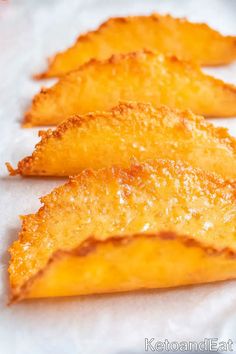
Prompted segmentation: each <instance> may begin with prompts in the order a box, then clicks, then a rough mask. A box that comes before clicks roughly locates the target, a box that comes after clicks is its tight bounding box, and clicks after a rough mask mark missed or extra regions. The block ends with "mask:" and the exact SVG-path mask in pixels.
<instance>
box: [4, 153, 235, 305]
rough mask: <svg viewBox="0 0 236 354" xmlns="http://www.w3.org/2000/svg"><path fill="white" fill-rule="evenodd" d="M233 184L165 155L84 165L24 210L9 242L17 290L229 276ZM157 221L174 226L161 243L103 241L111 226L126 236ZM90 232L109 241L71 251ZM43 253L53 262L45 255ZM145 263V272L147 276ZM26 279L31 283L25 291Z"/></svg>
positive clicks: (75, 291) (51, 291) (64, 290)
mask: <svg viewBox="0 0 236 354" xmlns="http://www.w3.org/2000/svg"><path fill="white" fill-rule="evenodd" d="M235 192H236V191H235V186H234V185H233V184H230V183H229V182H226V181H225V180H223V179H221V178H218V177H217V176H215V175H212V174H208V173H206V172H204V171H202V170H199V169H194V168H192V167H190V166H187V165H185V164H183V163H181V162H174V161H170V160H156V161H149V162H147V163H143V164H134V165H132V166H131V167H130V168H129V169H121V168H117V167H113V168H109V169H101V170H99V171H97V172H95V171H91V170H86V171H84V172H82V173H81V174H80V175H78V176H77V177H75V178H72V179H70V181H69V182H68V183H67V184H65V185H63V186H61V187H59V188H56V189H55V190H54V191H53V192H52V193H51V194H49V195H47V196H46V197H44V198H43V199H42V203H43V206H42V208H41V209H39V211H38V212H37V213H36V214H31V215H28V216H25V217H23V225H22V230H21V232H20V235H19V240H18V241H16V242H14V244H13V245H12V247H11V249H10V252H11V263H10V267H9V272H10V282H11V288H12V294H13V298H15V299H16V298H18V297H19V298H23V297H37V296H40V297H47V296H61V295H63V296H64V295H80V294H86V293H87V294H90V293H98V292H112V291H123V290H134V289H139V288H150V287H165V286H168V287H169V286H177V285H183V284H190V283H200V282H208V281H214V280H223V279H228V278H232V277H234V276H235V260H234V259H232V257H233V256H234V253H235V249H236V240H235V222H236V211H235V210H236V209H235V196H236V193H235ZM163 231H168V232H173V233H178V234H179V236H178V237H177V238H174V241H173V240H171V239H170V240H169V241H168V242H166V243H165V242H162V239H161V238H160V237H157V238H154V239H152V240H155V241H150V242H148V241H146V239H145V237H144V236H140V238H138V239H137V241H134V242H133V243H132V242H131V243H130V245H131V246H130V247H126V248H125V249H123V248H122V247H123V244H122V242H121V244H120V243H119V242H118V247H116V246H114V244H113V242H110V241H109V238H110V237H113V236H114V235H120V236H119V237H120V238H121V239H122V237H123V236H129V237H133V236H132V235H134V234H145V233H149V234H150V233H155V234H157V233H159V232H163ZM91 235H93V236H94V237H95V238H96V239H97V240H100V241H102V240H107V239H108V242H107V243H101V245H100V243H99V245H98V250H95V251H94V252H90V253H89V252H88V253H86V252H82V253H81V251H80V252H79V255H80V256H81V255H83V257H74V252H73V251H71V250H73V249H75V248H77V247H79V246H80V245H81V244H82V242H83V241H85V240H87V239H88V238H89V237H90V236H91ZM181 235H186V236H187V237H190V238H193V239H194V240H196V241H197V244H196V247H195V246H194V247H193V248H191V249H190V250H189V249H188V248H186V247H185V246H186V244H185V241H181V240H182V239H181ZM179 237H180V238H179ZM135 240H136V239H135ZM150 240H151V239H150ZM198 242H199V243H198ZM194 245H195V243H194ZM206 249H210V250H211V249H213V253H214V254H215V255H216V257H214V258H211V257H209V252H208V251H206ZM224 249H229V250H228V251H224ZM59 250H63V252H64V251H65V253H66V254H68V257H67V256H66V257H64V256H63V257H62V258H60V257H59V262H58V261H57V258H58V256H56V260H55V256H53V255H54V254H55V253H56V254H57V251H59ZM214 250H216V251H217V252H215V251H214ZM67 252H69V253H67ZM122 254H123V258H122ZM157 255H158V257H160V258H158V257H157ZM229 255H232V257H230V259H229ZM49 259H51V260H52V261H50V262H49V264H51V263H52V264H53V265H52V267H49V266H48V265H47V264H48V261H49ZM165 259H166V261H165ZM181 259H182V261H181ZM107 262H108V263H107ZM126 262H127V263H126ZM126 264H127V266H126ZM138 264H139V266H138ZM100 267H101V268H100ZM103 267H104V268H103ZM116 267H117V268H116ZM132 267H133V269H132ZM161 267H162V268H161ZM48 268H49V269H48ZM125 269H126V273H124V272H125ZM173 269H175V272H174V273H173ZM187 269H189V270H187ZM148 270H149V272H150V278H148V276H145V274H146V273H147V271H148ZM171 271H172V275H171V276H170V273H171ZM38 272H39V273H38ZM96 272H97V273H98V274H97V273H96ZM112 272H113V273H112ZM204 272H205V273H204ZM37 273H38V274H39V276H36V274H37ZM69 274H71V277H70V276H69ZM76 274H77V276H78V278H76ZM96 274H97V276H98V278H96V276H95V275H96ZM112 274H113V277H112ZM129 274H130V275H129ZM115 275H116V276H115ZM80 276H81V278H80ZM100 276H101V278H100ZM123 276H124V277H123ZM35 277H36V278H35ZM111 278H113V282H112V279H111ZM35 279H37V280H36V282H35ZM85 279H87V280H86V282H85ZM96 279H98V282H97V283H96ZM171 279H172V280H171ZM190 279H192V280H190ZM38 281H39V282H38ZM27 282H30V284H31V285H30V287H29V285H27ZM81 282H82V283H81ZM32 284H33V285H32ZM34 284H35V285H34ZM31 286H32V288H31ZM25 288H27V289H29V288H30V289H31V290H30V291H29V293H27V292H26V293H27V295H26V293H25V292H24V291H25V290H24V289H25ZM82 289H83V290H82ZM27 291H28V290H27Z"/></svg>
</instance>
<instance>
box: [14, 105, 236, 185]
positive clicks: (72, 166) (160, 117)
mask: <svg viewBox="0 0 236 354" xmlns="http://www.w3.org/2000/svg"><path fill="white" fill-rule="evenodd" d="M40 135H41V136H42V139H41V142H40V143H38V144H37V145H36V148H35V151H34V152H33V154H32V155H31V156H29V157H26V158H24V159H23V160H21V161H20V162H19V163H18V168H17V169H16V170H14V169H13V168H12V167H11V166H10V165H9V164H8V169H9V172H10V174H11V175H14V174H21V175H25V176H27V175H36V176H37V175H43V176H73V175H76V174H78V173H79V172H81V171H82V170H83V169H86V168H93V169H99V168H103V167H109V166H111V165H114V164H116V165H120V166H122V167H128V166H129V164H130V160H131V158H136V159H137V160H139V161H145V160H146V159H151V158H168V159H172V160H176V159H177V160H183V161H187V162H188V163H190V164H191V165H192V166H193V167H200V168H202V169H204V170H207V171H211V172H215V173H218V174H219V175H221V176H223V177H224V178H226V179H227V178H229V179H231V178H232V179H235V178H236V140H235V139H234V138H232V137H231V136H230V135H229V134H228V132H227V129H224V128H216V127H214V126H213V125H212V124H210V123H208V122H207V121H206V120H204V118H202V117H199V116H195V115H194V114H193V113H191V112H189V111H176V110H171V109H170V108H168V107H165V106H161V107H159V108H157V109H155V108H153V107H152V106H151V105H149V104H142V103H128V102H126V103H120V104H119V105H118V106H117V107H115V108H113V109H112V110H111V111H110V112H97V113H91V114H88V115H85V116H75V117H72V118H70V119H68V120H67V121H65V122H64V123H62V124H61V125H59V126H58V127H57V128H56V129H55V130H48V131H43V132H41V133H40Z"/></svg>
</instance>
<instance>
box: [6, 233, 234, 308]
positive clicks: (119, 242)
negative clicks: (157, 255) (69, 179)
mask: <svg viewBox="0 0 236 354" xmlns="http://www.w3.org/2000/svg"><path fill="white" fill-rule="evenodd" d="M137 237H150V238H152V239H155V238H159V239H160V240H163V241H169V240H179V241H180V242H181V243H182V244H183V245H184V246H185V247H197V248H200V249H202V250H203V251H204V252H205V254H206V255H208V256H211V257H212V256H214V257H217V256H220V255H224V256H225V257H226V258H228V259H232V258H233V259H235V258H236V252H235V251H234V250H233V249H231V248H229V247H227V248H223V249H219V248H216V247H213V246H209V245H205V244H204V243H203V242H201V241H199V240H196V239H194V238H192V237H190V236H180V235H178V234H177V233H174V232H160V233H152V234H141V233H140V234H134V235H130V236H122V237H120V236H111V237H109V238H107V239H105V240H98V239H96V238H94V237H89V238H88V239H87V240H85V241H84V242H82V243H81V244H80V245H79V246H77V247H75V248H73V249H71V250H68V251H65V250H57V251H55V252H54V253H53V255H52V256H51V257H50V258H49V260H48V262H47V264H46V266H45V267H44V268H42V269H40V270H39V271H38V272H37V273H36V274H35V275H33V276H32V277H31V278H30V279H28V280H27V281H26V282H25V283H23V285H21V286H20V287H19V288H16V289H15V288H12V289H11V295H10V302H9V304H13V303H16V302H19V301H21V300H23V299H25V298H26V297H27V293H28V292H29V290H30V288H31V286H32V284H33V283H34V282H35V281H36V280H37V279H39V278H41V277H43V276H44V274H45V273H46V272H47V270H48V269H49V268H50V267H52V266H53V265H55V264H56V263H57V262H58V261H60V260H61V259H62V258H66V257H70V256H74V257H86V256H87V255H88V254H91V253H92V252H96V248H97V247H99V246H100V245H104V244H109V243H110V244H113V245H115V246H116V247H125V246H126V245H127V244H129V243H130V242H134V241H135V239H136V238H137Z"/></svg>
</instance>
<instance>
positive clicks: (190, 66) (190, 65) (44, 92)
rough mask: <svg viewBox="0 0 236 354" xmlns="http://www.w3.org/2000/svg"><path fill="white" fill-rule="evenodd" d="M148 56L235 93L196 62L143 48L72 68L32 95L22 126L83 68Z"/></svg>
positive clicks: (27, 125) (32, 122)
mask: <svg viewBox="0 0 236 354" xmlns="http://www.w3.org/2000/svg"><path fill="white" fill-rule="evenodd" d="M145 56H146V57H147V58H148V57H149V58H154V57H157V58H160V60H163V59H165V60H166V61H169V62H170V63H171V62H172V63H175V64H176V65H178V66H180V67H182V68H185V69H187V70H189V71H190V72H191V71H193V72H196V73H198V74H199V75H200V76H202V77H204V78H206V79H208V80H209V81H210V82H211V83H212V84H213V85H215V86H217V87H221V88H222V90H224V91H228V92H230V93H232V94H235V96H236V86H234V85H233V84H229V83H226V82H224V81H223V80H220V79H217V78H215V77H213V76H211V75H207V74H205V73H203V71H202V70H201V68H200V66H199V65H198V64H197V63H194V62H190V61H187V60H181V59H179V58H178V57H176V56H173V55H164V54H161V53H158V52H153V51H150V50H147V49H143V50H141V51H136V52H130V53H124V54H114V55H112V56H111V57H110V58H108V59H105V60H98V59H91V60H90V61H88V62H87V63H85V64H83V65H81V66H80V67H79V69H77V70H74V71H72V72H70V73H68V74H66V75H64V76H63V77H62V78H61V79H59V81H58V82H57V83H55V84H54V85H53V86H52V87H49V88H42V89H41V90H40V92H39V93H38V94H36V95H35V96H34V97H33V100H32V103H31V106H30V107H29V109H28V111H27V112H26V113H25V115H24V118H23V123H22V126H23V127H24V128H30V127H33V126H37V124H34V113H33V112H34V111H36V110H37V106H38V105H39V104H40V102H41V100H44V98H45V96H50V95H51V93H52V92H54V91H55V90H56V89H57V87H60V86H63V84H64V83H66V82H67V81H68V82H70V79H71V77H72V78H73V76H75V75H79V74H80V73H82V72H83V71H84V70H85V71H86V70H87V69H88V68H90V67H98V69H99V68H100V67H103V66H113V65H115V64H119V63H121V62H122V61H126V60H127V61H128V60H134V61H135V60H138V59H142V58H143V57H145Z"/></svg>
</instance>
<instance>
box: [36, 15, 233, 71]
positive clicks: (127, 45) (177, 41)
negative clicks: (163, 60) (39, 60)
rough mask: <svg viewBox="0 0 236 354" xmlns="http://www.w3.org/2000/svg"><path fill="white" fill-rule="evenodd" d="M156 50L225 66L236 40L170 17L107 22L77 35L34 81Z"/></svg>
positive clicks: (152, 16)
mask: <svg viewBox="0 0 236 354" xmlns="http://www.w3.org/2000/svg"><path fill="white" fill-rule="evenodd" d="M144 48H145V49H149V50H154V51H156V50H158V51H160V52H163V53H165V54H166V53H167V54H173V55H176V56H178V57H179V58H181V59H187V60H193V61H196V62H198V63H199V64H201V65H221V64H227V63H230V62H231V61H233V60H235V58H236V37H234V36H223V35H221V34H220V33H219V32H217V31H215V30H213V29H211V28H210V27H209V26H207V25H206V24H203V23H191V22H188V21H187V20H185V19H177V18H173V17H171V16H170V15H165V16H163V15H158V14H153V15H151V16H134V17H126V18H111V19H109V20H108V21H106V22H105V23H103V24H102V25H101V26H100V27H99V28H98V29H97V30H96V31H92V32H88V33H87V34H85V35H81V36H80V37H79V38H78V39H77V41H76V43H75V44H74V45H73V46H72V47H71V48H69V49H67V50H65V51H64V52H61V53H58V54H57V55H55V56H54V57H53V58H51V59H50V61H49V67H48V69H47V70H46V72H44V73H42V74H40V75H38V76H37V77H38V78H47V77H54V76H61V75H64V74H65V73H68V72H70V71H72V70H74V69H77V68H78V67H79V66H80V65H82V64H84V63H86V62H87V61H89V60H90V59H92V58H96V59H106V58H108V57H110V56H111V55H112V54H118V53H127V52H131V51H136V50H141V49H144Z"/></svg>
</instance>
